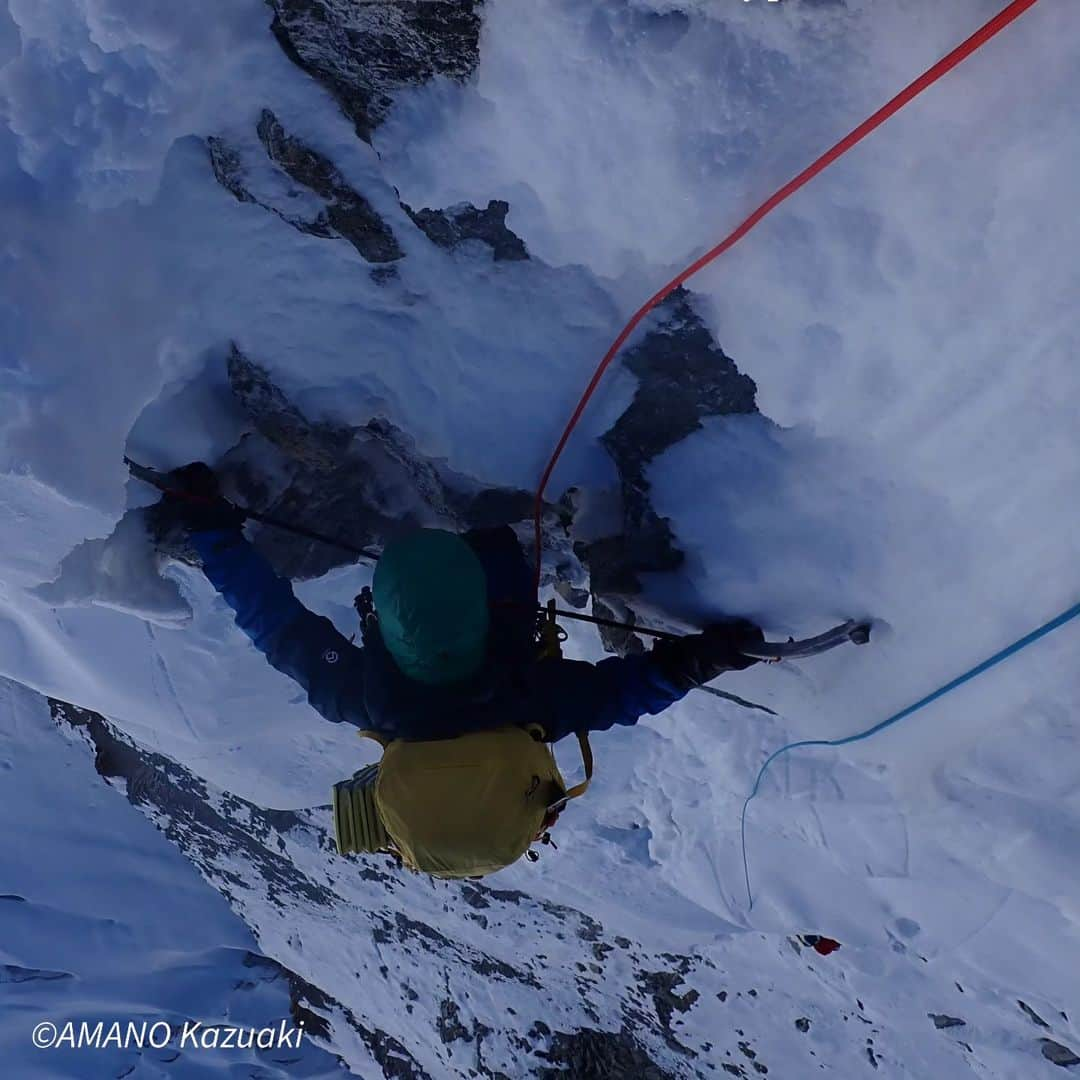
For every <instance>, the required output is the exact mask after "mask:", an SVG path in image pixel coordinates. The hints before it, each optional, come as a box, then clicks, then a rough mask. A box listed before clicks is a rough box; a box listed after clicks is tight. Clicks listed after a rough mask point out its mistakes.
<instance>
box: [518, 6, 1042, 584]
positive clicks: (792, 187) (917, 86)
mask: <svg viewBox="0 0 1080 1080" xmlns="http://www.w3.org/2000/svg"><path fill="white" fill-rule="evenodd" d="M1036 3H1038V0H1013V2H1012V3H1011V4H1009V5H1008V6H1007V7H1005V8H1004V9H1003V10H1002V11H1000V12H999V13H998V14H997V15H995V16H994V18H992V19H991V20H990V21H989V22H987V23H986V25H985V26H983V27H982V28H981V29H979V30H977V31H976V32H975V33H974V34H972V35H971V37H969V38H968V39H967V40H966V41H965V42H963V44H961V45H958V46H957V47H956V48H955V49H953V51H952V52H951V53H949V54H948V56H946V57H944V58H943V59H941V60H939V61H938V62H937V63H936V64H934V66H933V67H931V68H929V69H928V70H927V71H925V72H924V73H923V74H922V75H920V76H919V77H918V78H917V79H916V80H915V81H914V82H913V83H911V84H910V85H909V86H907V87H906V88H905V89H904V90H902V91H901V92H900V93H899V94H897V95H896V97H894V98H893V99H892V100H891V101H889V102H887V103H886V104H885V105H883V106H882V107H881V108H880V109H878V111H877V112H876V113H874V114H873V116H871V117H869V118H868V119H866V120H864V121H863V122H862V123H861V124H860V125H859V126H858V127H857V128H855V129H854V130H853V131H851V132H849V133H848V134H847V135H845V136H844V138H842V139H841V140H840V141H839V142H838V143H837V144H836V145H835V146H834V147H832V149H830V150H827V151H826V152H825V153H824V154H822V155H821V157H819V158H818V159H817V160H816V161H815V162H813V163H812V164H811V165H809V166H807V168H805V169H804V170H803V171H802V172H801V173H799V175H798V176H796V177H795V178H794V179H792V180H789V181H788V182H787V183H786V184H785V185H784V186H783V187H782V188H780V189H779V190H778V191H777V192H776V193H775V194H774V195H772V196H771V197H770V198H769V199H767V200H766V201H765V202H763V203H762V204H761V206H759V207H758V208H757V209H756V210H755V211H754V212H753V213H752V214H751V215H750V216H749V217H748V218H747V219H746V220H745V221H744V222H743V223H742V224H741V225H739V226H738V227H737V228H736V229H735V230H734V231H733V232H731V233H730V234H729V235H728V236H727V237H726V238H725V239H724V240H721V241H720V243H719V244H717V245H716V247H714V248H711V249H710V250H709V251H707V252H705V254H704V255H702V256H701V257H700V258H699V259H696V260H695V261H694V262H692V263H691V264H690V265H689V266H688V267H687V268H686V269H685V270H683V271H682V273H681V274H679V275H678V276H677V277H674V278H672V279H671V281H669V282H668V283H667V284H666V285H665V286H664V287H663V288H662V289H660V290H659V291H658V292H656V293H654V294H653V295H652V296H650V297H649V299H648V300H646V301H645V303H644V304H642V305H641V307H640V308H638V310H637V311H636V312H634V314H633V316H632V317H631V319H630V321H629V322H628V323H627V324H626V326H625V327H624V328H623V330H622V331H621V333H620V334H619V336H618V337H617V338H616V339H615V340H614V342H612V344H611V347H610V348H609V349H608V351H607V352H606V353H605V354H604V358H603V359H602V360H601V361H600V364H599V366H598V367H597V368H596V371H594V372H593V376H592V378H591V379H590V380H589V384H588V386H586V388H585V392H584V393H583V394H582V395H581V399H580V400H579V401H578V403H577V406H576V407H575V409H574V411H573V413H572V414H571V416H570V419H569V421H568V422H567V424H566V427H565V428H564V429H563V433H562V435H561V436H560V438H559V441H558V443H557V444H556V446H555V450H554V451H553V453H552V455H551V457H550V459H549V460H548V463H547V465H546V466H545V468H544V471H543V473H542V474H541V476H540V483H539V485H538V486H537V489H536V500H535V502H534V505H533V532H534V537H535V541H536V568H535V578H534V581H535V586H536V591H537V592H538V593H539V591H540V557H541V550H542V549H541V539H542V537H541V522H542V518H543V512H544V492H545V491H546V490H547V485H548V481H549V480H550V479H551V474H552V473H553V472H554V471H555V466H556V465H557V464H558V462H559V458H560V457H562V452H563V450H564V449H565V448H566V444H567V443H568V442H569V441H570V436H571V435H572V434H573V432H574V429H575V428H576V427H577V424H578V421H579V420H580V419H581V416H582V414H583V413H584V412H585V409H586V407H587V406H588V404H589V401H590V400H591V399H592V396H593V394H594V393H595V391H596V388H597V386H599V385H600V380H601V379H602V378H603V377H604V373H605V372H606V371H607V369H608V367H609V366H610V365H611V362H612V360H614V359H615V356H616V355H617V354H618V352H619V350H620V349H621V348H622V347H623V345H625V344H626V341H627V339H628V338H629V337H630V335H631V334H632V333H633V332H634V331H635V330H636V329H637V327H638V325H639V324H640V323H641V321H642V320H643V319H644V318H645V316H646V315H648V314H649V312H650V311H652V310H653V309H654V308H656V307H657V306H659V305H660V304H661V303H663V301H664V300H666V299H667V298H668V297H669V296H670V295H671V294H672V293H673V292H674V291H675V290H676V289H677V288H678V287H679V286H680V285H682V284H684V283H685V282H686V281H688V280H689V279H690V278H691V277H693V276H694V274H696V273H697V272H698V271H699V270H701V269H703V268H704V267H706V266H708V265H709V263H711V262H713V260H715V259H718V258H719V257H720V256H721V255H723V254H724V252H725V251H728V250H729V249H730V248H732V247H734V246H735V244H737V243H738V242H739V241H740V240H741V239H742V238H743V237H744V236H745V235H746V234H747V233H748V232H750V230H751V229H753V228H754V226H755V225H757V224H758V223H759V222H760V221H761V220H762V219H763V218H765V217H766V216H767V215H769V214H770V213H772V211H773V210H775V209H776V208H777V207H778V206H779V205H780V204H781V203H783V202H785V201H786V200H787V199H789V198H790V197H791V196H792V195H794V194H795V192H797V191H798V190H799V189H800V188H802V187H805V186H806V184H808V183H809V182H810V181H811V180H813V179H814V177H815V176H817V175H818V173H821V172H823V171H824V170H825V169H827V168H828V167H829V166H830V165H832V164H833V162H835V161H836V160H837V159H838V158H840V157H842V156H843V155H844V154H846V153H847V152H848V151H849V150H850V149H851V148H852V147H854V146H856V145H857V144H858V143H860V142H862V140H863V139H865V138H866V137H867V135H869V134H871V133H872V132H873V131H876V130H877V129H878V128H879V127H881V125H882V124H884V123H885V121H886V120H888V119H889V118H890V117H892V116H895V115H896V114H897V113H898V112H899V111H900V110H901V109H902V108H903V107H904V106H905V105H907V104H908V103H909V102H911V101H912V100H913V99H914V98H916V97H918V96H919V94H921V93H922V92H923V91H924V90H926V89H927V88H928V87H930V86H932V85H933V84H934V83H936V82H937V81H938V80H939V79H941V78H942V77H943V76H945V75H947V74H948V73H949V72H950V71H952V69H953V68H955V67H956V66H957V65H959V64H960V63H962V62H963V61H964V60H966V59H967V58H968V57H969V56H971V55H972V53H974V52H976V51H977V50H978V49H980V48H981V47H982V46H983V45H985V44H986V43H987V42H988V41H989V40H990V39H991V38H992V37H994V36H995V35H997V34H999V33H1000V32H1001V31H1002V30H1004V29H1005V28H1006V27H1007V26H1009V24H1010V23H1012V22H1014V21H1015V20H1016V19H1018V18H1019V17H1020V16H1021V15H1023V14H1024V12H1025V11H1027V10H1028V8H1031V7H1034V6H1035V4H1036Z"/></svg>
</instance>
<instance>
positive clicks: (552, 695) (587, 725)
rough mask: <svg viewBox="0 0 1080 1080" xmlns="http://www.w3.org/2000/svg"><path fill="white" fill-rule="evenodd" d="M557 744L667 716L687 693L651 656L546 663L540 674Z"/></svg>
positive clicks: (549, 723) (548, 723) (537, 674)
mask: <svg viewBox="0 0 1080 1080" xmlns="http://www.w3.org/2000/svg"><path fill="white" fill-rule="evenodd" d="M534 671H535V677H536V680H537V689H538V691H539V693H540V696H541V698H542V699H543V703H544V707H545V712H546V716H547V721H546V723H545V724H544V728H545V732H546V734H547V737H548V739H549V740H550V741H551V742H557V741H558V740H559V739H562V738H564V737H565V736H567V735H570V734H573V733H574V732H577V731H606V730H607V729H608V728H610V727H612V726H613V725H615V724H623V725H627V726H629V725H631V724H636V723H637V722H638V720H640V719H641V717H642V716H644V715H645V714H646V713H648V714H649V715H655V714H656V713H660V712H663V711H664V710H665V709H666V708H667V707H668V706H669V705H673V704H674V703H675V702H676V701H678V700H679V699H680V698H682V697H685V696H686V694H687V693H688V692H689V689H690V688H687V689H685V690H681V689H679V688H677V687H676V686H674V685H673V684H672V683H670V682H669V681H668V680H667V679H665V678H664V676H663V675H662V674H661V673H660V670H659V669H658V668H657V666H656V664H655V663H654V662H653V660H652V657H651V655H645V656H625V657H614V656H613V657H609V658H608V659H607V660H601V661H600V662H599V663H598V664H590V663H587V662H585V661H583V660H542V661H540V663H538V664H537V665H536V667H535V669H534Z"/></svg>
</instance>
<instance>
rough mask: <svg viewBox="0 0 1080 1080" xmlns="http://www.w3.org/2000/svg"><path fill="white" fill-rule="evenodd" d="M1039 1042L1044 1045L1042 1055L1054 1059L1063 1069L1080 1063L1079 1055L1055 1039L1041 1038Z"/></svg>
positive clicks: (1048, 1059) (1049, 1059) (1047, 1058)
mask: <svg viewBox="0 0 1080 1080" xmlns="http://www.w3.org/2000/svg"><path fill="white" fill-rule="evenodd" d="M1039 1043H1040V1045H1041V1046H1042V1055H1043V1057H1044V1058H1046V1060H1047V1061H1052V1062H1053V1063H1054V1064H1055V1065H1060V1066H1061V1067H1062V1068H1063V1069H1067V1068H1070V1067H1071V1066H1073V1065H1080V1057H1077V1056H1076V1054H1074V1053H1073V1052H1072V1051H1071V1050H1070V1049H1069V1048H1068V1047H1067V1046H1062V1045H1061V1043H1059V1042H1054V1040H1053V1039H1040V1040H1039Z"/></svg>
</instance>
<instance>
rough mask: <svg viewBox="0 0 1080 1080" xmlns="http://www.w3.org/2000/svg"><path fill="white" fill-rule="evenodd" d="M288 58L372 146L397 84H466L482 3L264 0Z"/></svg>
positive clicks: (473, 64) (475, 0)
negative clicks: (326, 93) (437, 78)
mask: <svg viewBox="0 0 1080 1080" xmlns="http://www.w3.org/2000/svg"><path fill="white" fill-rule="evenodd" d="M270 4H271V7H272V8H273V9H274V21H273V24H272V29H273V32H274V35H275V36H276V37H277V39H278V41H279V43H280V44H281V47H282V48H283V49H284V51H285V53H286V55H287V56H288V57H289V58H290V59H291V60H292V61H293V62H294V63H295V64H297V65H298V66H299V67H301V68H303V70H304V71H306V72H307V73H308V74H309V75H311V76H312V78H314V79H317V80H318V81H319V82H320V83H322V84H323V86H325V87H326V88H327V89H328V90H329V91H330V92H331V93H332V94H333V95H334V97H335V98H337V100H338V102H339V103H340V105H341V107H342V109H343V110H344V111H345V113H346V115H347V116H349V117H350V119H351V120H352V121H353V123H354V124H355V125H356V133H357V134H358V135H359V136H360V138H362V139H364V140H366V141H368V142H370V141H371V136H372V133H373V132H374V130H375V129H376V128H377V127H378V126H379V124H380V123H381V122H382V121H383V120H384V119H385V117H386V114H387V112H388V111H389V109H390V106H391V104H392V103H393V95H394V92H395V91H396V90H399V89H400V88H401V87H403V86H410V85H416V84H419V83H423V82H426V81H427V80H428V79H431V78H434V77H435V76H436V75H442V76H445V77H447V78H451V79H458V80H464V79H467V78H468V77H469V76H470V75H471V74H472V73H473V71H474V70H475V69H476V63H477V60H478V59H479V55H480V12H481V8H482V0H397V2H395V3H393V4H388V3H382V2H371V0H270Z"/></svg>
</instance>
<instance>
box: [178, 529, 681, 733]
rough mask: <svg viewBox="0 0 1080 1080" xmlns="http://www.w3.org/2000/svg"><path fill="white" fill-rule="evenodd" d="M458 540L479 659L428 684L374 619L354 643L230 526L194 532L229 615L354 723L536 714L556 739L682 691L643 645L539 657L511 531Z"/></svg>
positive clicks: (654, 709) (337, 714) (386, 726)
mask: <svg viewBox="0 0 1080 1080" xmlns="http://www.w3.org/2000/svg"><path fill="white" fill-rule="evenodd" d="M465 539H466V540H467V541H468V542H469V543H470V545H471V546H472V547H473V549H474V550H475V551H476V553H477V555H478V556H479V558H480V562H481V564H482V565H483V567H484V572H485V574H486V575H487V581H488V598H489V602H490V604H491V632H490V634H489V644H488V656H487V660H486V662H485V664H484V666H483V668H482V669H481V670H480V672H479V673H478V674H477V675H475V676H474V677H473V678H471V679H469V680H468V681H466V682H463V683H457V684H453V685H447V686H428V685H424V684H422V683H418V682H415V681H413V680H411V679H409V678H407V677H406V676H405V675H404V674H402V672H401V671H400V670H399V669H398V667H397V665H396V664H395V663H394V661H393V659H392V658H391V656H390V654H389V652H387V649H386V646H385V645H384V644H383V642H382V639H381V638H380V636H379V634H378V630H377V628H376V629H373V630H369V631H368V632H367V633H366V634H365V638H364V643H363V646H362V647H361V646H357V645H354V644H352V642H351V641H350V640H349V639H348V638H346V637H344V636H343V635H342V634H340V633H339V632H338V631H337V629H335V627H334V625H333V623H331V622H330V620H329V619H327V618H324V617H323V616H321V615H316V614H314V612H311V611H308V609H307V608H305V607H304V606H303V605H302V604H301V603H300V602H299V600H297V599H296V596H295V595H294V594H293V590H292V586H291V585H290V584H289V582H288V581H286V580H285V579H284V578H281V577H278V576H277V574H275V573H274V571H273V570H272V569H271V568H270V565H269V564H268V563H267V562H266V560H265V559H264V558H263V557H262V556H261V555H260V554H259V553H258V552H257V551H256V550H255V549H254V548H253V547H252V546H251V545H250V544H249V543H248V542H247V540H245V539H244V537H243V536H242V535H241V533H240V531H239V530H221V531H214V532H201V533H195V534H193V535H192V542H193V544H194V546H195V548H196V549H197V550H198V552H199V554H200V556H201V557H202V560H203V568H204V570H205V573H206V576H207V577H208V578H209V579H210V581H211V582H212V583H213V585H214V587H215V588H216V589H217V590H218V592H220V593H221V595H222V596H223V597H224V598H225V601H226V602H227V603H228V604H229V606H230V607H231V608H232V609H233V611H235V612H236V622H237V625H238V626H239V627H240V628H241V629H242V630H243V631H244V632H245V633H246V634H247V635H248V637H250V638H251V640H252V641H253V642H254V643H255V647H256V648H257V649H258V650H259V651H260V652H262V653H263V654H264V655H265V656H266V658H267V660H269V661H270V663H271V664H272V665H273V666H274V667H275V668H277V669H278V671H281V672H283V673H284V674H286V675H288V676H289V677H290V678H292V679H295V680H296V682H298V683H299V684H300V685H301V686H302V687H303V688H304V690H305V691H307V695H308V701H309V702H310V703H311V705H312V707H313V708H314V709H315V710H316V711H317V712H319V713H321V714H322V715H323V716H324V717H326V719H327V720H330V721H332V722H333V723H335V724H337V723H347V724H354V725H356V726H357V727H358V728H365V729H370V730H373V731H376V732H378V733H379V734H381V735H384V736H386V737H387V738H390V739H395V738H401V739H444V738H452V737H454V736H457V735H463V734H466V733H468V732H471V731H480V730H485V729H490V728H496V727H501V726H503V725H505V724H508V723H511V724H517V725H519V726H524V725H526V724H530V723H536V724H539V725H540V726H541V727H542V728H543V729H544V732H545V734H546V736H547V738H548V739H549V740H550V741H552V742H555V741H556V740H558V739H561V738H563V737H564V736H566V735H569V734H571V733H573V732H577V731H604V730H606V729H607V728H610V727H611V726H612V725H614V724H634V723H636V722H637V720H638V719H639V718H640V717H641V716H642V715H644V714H645V713H650V714H655V713H659V712H662V711H663V710H664V709H666V708H667V707H668V706H669V705H671V704H672V703H673V702H675V701H678V700H679V699H680V698H681V697H683V696H684V693H685V691H682V690H679V689H677V688H675V687H674V686H672V685H671V684H670V683H669V682H668V681H667V680H666V679H664V677H663V676H662V675H661V673H660V671H659V669H658V668H657V667H656V666H655V664H654V663H653V662H652V660H651V658H650V657H649V656H628V657H623V658H617V657H611V658H609V659H606V660H601V661H600V662H599V663H598V664H590V663H586V662H584V661H579V660H562V659H549V660H537V659H536V655H535V654H536V647H535V646H534V645H533V643H532V617H531V612H532V610H533V608H534V605H535V597H534V594H533V591H532V582H531V575H530V573H529V568H528V565H527V563H526V561H525V556H524V554H523V552H522V550H521V546H520V545H519V544H518V542H517V538H516V537H515V536H514V534H513V532H512V531H511V530H510V529H509V528H502V529H490V530H477V531H474V532H472V533H468V534H466V536H465ZM522 605H524V608H523V606H522Z"/></svg>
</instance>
